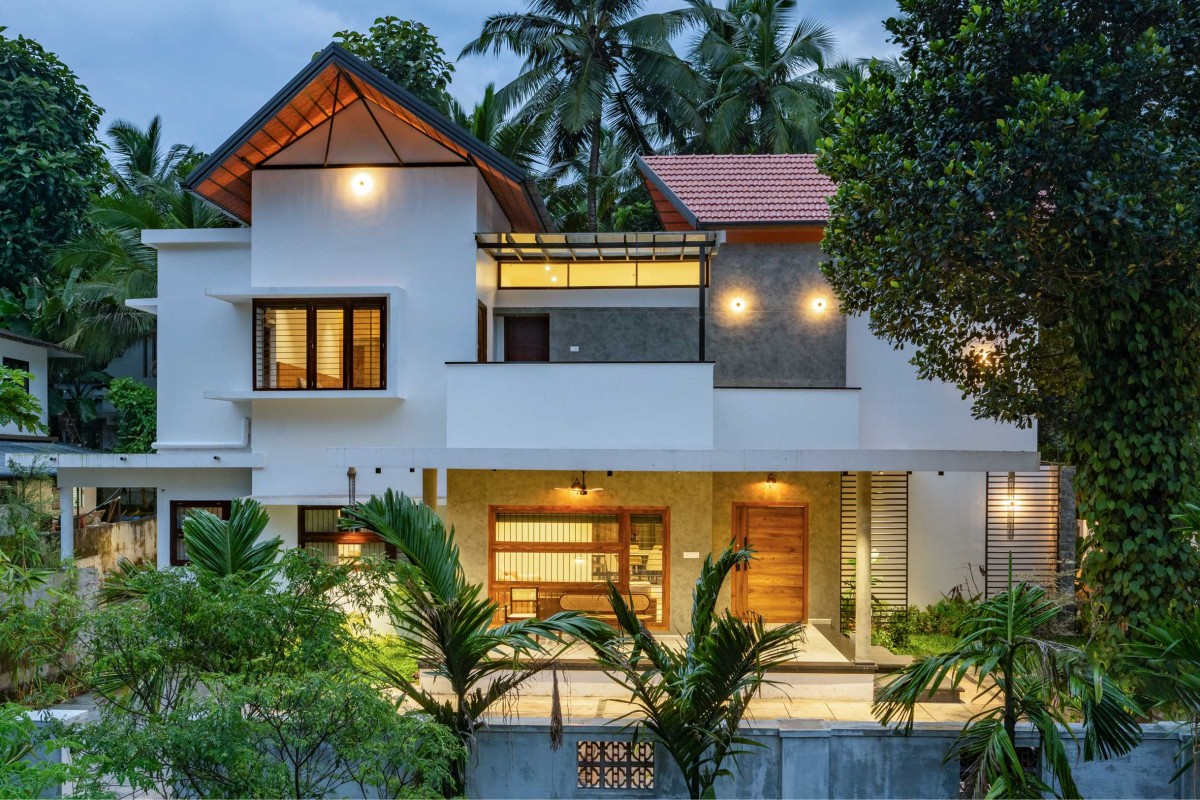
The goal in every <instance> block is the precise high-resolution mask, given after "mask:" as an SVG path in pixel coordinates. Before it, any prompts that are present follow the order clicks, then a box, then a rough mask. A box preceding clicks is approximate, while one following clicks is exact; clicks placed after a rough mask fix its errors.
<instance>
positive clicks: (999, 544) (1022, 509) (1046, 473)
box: [985, 464, 1059, 597]
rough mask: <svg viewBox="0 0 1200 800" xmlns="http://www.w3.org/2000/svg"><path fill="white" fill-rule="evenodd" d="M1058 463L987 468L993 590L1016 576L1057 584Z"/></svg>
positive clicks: (989, 569) (989, 584) (988, 582)
mask: <svg viewBox="0 0 1200 800" xmlns="http://www.w3.org/2000/svg"><path fill="white" fill-rule="evenodd" d="M1058 490H1059V470H1058V467H1056V466H1053V465H1050V464H1047V465H1044V466H1042V468H1041V469H1039V470H1038V471H1036V472H989V473H988V474H987V532H986V536H987V540H986V541H987V545H986V546H987V557H986V559H985V563H986V564H987V576H986V591H987V596H988V597H991V596H992V595H995V594H998V593H1000V592H1002V591H1004V590H1005V589H1007V588H1008V564H1009V557H1010V556H1011V557H1012V576H1013V580H1014V581H1017V580H1027V581H1031V582H1033V583H1038V584H1041V585H1043V586H1053V585H1054V582H1055V578H1056V576H1057V573H1058V511H1059V506H1058Z"/></svg>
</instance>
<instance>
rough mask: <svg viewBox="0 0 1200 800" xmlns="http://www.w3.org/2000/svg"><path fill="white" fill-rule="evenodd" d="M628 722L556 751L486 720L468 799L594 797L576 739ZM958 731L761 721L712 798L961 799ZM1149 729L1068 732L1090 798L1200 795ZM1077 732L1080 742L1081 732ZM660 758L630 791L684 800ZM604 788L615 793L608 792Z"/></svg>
mask: <svg viewBox="0 0 1200 800" xmlns="http://www.w3.org/2000/svg"><path fill="white" fill-rule="evenodd" d="M625 723H626V720H621V721H620V722H615V723H614V724H612V725H597V724H589V723H586V722H584V723H582V724H575V725H570V724H568V725H566V726H565V727H564V730H563V745H562V747H561V748H560V749H558V750H552V749H551V748H550V741H549V738H550V737H549V723H548V722H547V721H535V720H529V721H527V722H524V723H517V724H512V723H509V724H505V723H498V724H489V725H488V726H487V727H485V728H484V729H483V730H482V731H480V732H479V734H478V735H477V740H476V741H477V750H476V754H475V757H474V758H473V760H472V764H471V772H470V776H469V779H468V780H469V789H470V791H469V792H468V795H469V796H471V797H496V798H503V797H564V798H566V797H597V796H599V794H600V793H598V792H597V791H596V790H595V789H580V788H578V786H577V783H576V773H575V753H576V744H577V743H578V742H579V741H595V740H613V739H618V740H620V739H623V740H626V741H627V740H628V739H629V735H628V734H622V733H621V732H620V726H621V725H624V724H625ZM961 728H962V725H961V723H922V722H918V723H916V725H915V726H914V730H913V733H912V735H911V736H900V735H897V734H895V733H893V732H892V731H890V730H888V729H885V728H883V727H881V726H880V725H877V724H876V723H874V722H840V723H839V722H821V721H819V720H801V719H792V720H780V721H778V722H774V723H772V722H768V721H762V722H759V723H756V724H755V725H753V727H750V728H748V729H747V731H746V733H747V734H748V736H749V738H750V739H752V740H754V741H755V742H757V743H758V744H760V745H762V746H761V747H752V748H747V749H748V752H747V753H746V755H744V756H742V757H741V758H739V759H738V761H737V765H736V766H734V765H733V764H732V763H727V764H726V766H727V767H729V768H731V771H732V773H733V774H732V776H731V777H728V778H722V779H721V780H719V781H718V782H717V787H716V790H717V791H716V794H717V797H761V798H772V797H794V798H829V797H875V798H905V797H911V798H919V797H931V798H945V797H956V796H958V770H959V765H958V762H957V761H953V760H952V761H950V762H949V763H946V764H943V763H942V757H943V756H944V755H945V754H946V752H947V750H948V749H949V748H950V745H951V743H952V742H953V741H954V738H955V736H956V735H957V734H958V732H959V731H960V730H961ZM1143 731H1144V734H1145V739H1144V740H1143V742H1142V744H1141V745H1139V746H1138V747H1137V748H1135V749H1134V750H1133V751H1132V752H1131V753H1129V754H1128V755H1125V756H1121V757H1120V758H1115V759H1112V760H1111V761H1093V762H1086V763H1085V762H1084V761H1083V760H1082V758H1081V757H1080V753H1079V752H1077V751H1076V749H1075V748H1074V747H1072V746H1071V744H1070V740H1069V738H1068V737H1067V736H1066V734H1065V733H1064V738H1066V739H1067V741H1068V744H1067V752H1068V754H1069V756H1070V757H1071V761H1072V771H1073V773H1074V776H1075V781H1076V782H1077V783H1078V784H1079V788H1080V790H1081V792H1082V794H1083V796H1084V797H1114V798H1117V797H1119V798H1156V797H1173V798H1194V797H1196V796H1197V795H1196V784H1195V783H1193V780H1192V776H1191V775H1190V774H1189V775H1185V776H1183V778H1181V779H1180V780H1179V781H1176V782H1174V783H1172V782H1171V780H1170V778H1171V775H1172V774H1173V773H1174V771H1175V769H1176V767H1177V760H1176V757H1175V756H1176V753H1178V751H1179V749H1180V747H1181V745H1182V744H1183V743H1184V737H1183V735H1182V734H1181V732H1180V729H1179V728H1178V727H1177V726H1174V725H1171V724H1168V723H1158V724H1154V725H1146V726H1144V727H1143ZM1076 734H1077V735H1079V736H1080V738H1081V739H1082V734H1081V733H1079V729H1078V728H1076ZM1022 740H1024V741H1022ZM1018 743H1019V744H1021V745H1030V746H1032V745H1035V744H1036V741H1035V740H1034V738H1033V736H1032V733H1031V732H1030V731H1029V730H1028V728H1027V727H1025V726H1023V730H1021V731H1019V732H1018ZM654 761H655V777H656V780H655V785H654V789H653V790H649V791H646V790H642V791H639V792H636V793H629V794H631V795H633V796H638V797H687V793H686V789H685V788H684V785H683V780H682V776H681V775H680V774H679V771H678V770H677V769H676V767H675V765H674V764H673V763H672V762H671V761H670V759H669V757H668V756H667V754H666V753H665V752H664V750H663V748H662V747H656V748H655V758H654ZM1043 778H1046V779H1048V778H1049V776H1047V775H1043ZM605 794H612V795H613V796H618V794H619V793H617V792H612V791H611V790H610V792H607V793H605Z"/></svg>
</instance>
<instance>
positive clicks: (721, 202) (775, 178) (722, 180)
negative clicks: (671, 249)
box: [639, 153, 835, 230]
mask: <svg viewBox="0 0 1200 800" xmlns="http://www.w3.org/2000/svg"><path fill="white" fill-rule="evenodd" d="M815 159H816V156H814V155H812V154H808V153H803V154H800V153H797V154H790V155H759V156H713V155H697V156H645V157H644V158H641V159H639V161H640V165H639V166H640V167H641V169H642V173H643V174H644V175H645V176H646V183H647V186H648V187H649V188H650V194H651V197H652V198H653V199H654V201H655V203H654V204H655V207H656V209H657V210H658V213H659V216H660V218H661V219H662V221H663V225H664V227H666V228H667V229H668V230H681V229H685V228H689V229H690V228H695V227H698V226H699V227H711V226H715V225H722V224H727V225H755V224H778V223H785V222H793V223H818V224H819V223H824V222H826V221H827V220H828V219H829V205H828V203H827V202H826V200H827V198H829V197H830V196H831V195H832V194H833V192H834V188H835V187H834V185H833V181H831V180H829V178H827V177H825V176H824V175H822V174H821V173H820V172H819V171H817V166H816V164H815V163H814V162H815ZM697 223H698V225H697Z"/></svg>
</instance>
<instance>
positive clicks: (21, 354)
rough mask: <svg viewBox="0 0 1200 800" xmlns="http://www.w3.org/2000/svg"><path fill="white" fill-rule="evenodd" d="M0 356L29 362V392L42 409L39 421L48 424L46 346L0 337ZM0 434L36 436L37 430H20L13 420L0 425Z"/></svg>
mask: <svg viewBox="0 0 1200 800" xmlns="http://www.w3.org/2000/svg"><path fill="white" fill-rule="evenodd" d="M0 356H2V357H4V358H15V359H17V360H18V361H28V362H29V374H30V375H31V376H32V377H31V378H30V379H29V394H31V395H33V398H34V399H35V400H37V402H38V406H39V407H40V408H41V410H42V413H41V415H40V420H41V423H42V424H43V425H46V424H48V423H47V416H46V415H47V412H48V409H49V391H50V384H49V374H48V371H47V365H46V361H47V359H46V348H44V347H38V346H37V345H32V344H25V343H24V342H14V341H13V340H12V339H3V338H0ZM0 434H13V435H17V436H36V435H37V434H38V431H21V430H18V429H17V425H16V423H15V422H9V423H6V424H4V425H0Z"/></svg>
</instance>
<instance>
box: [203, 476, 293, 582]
mask: <svg viewBox="0 0 1200 800" xmlns="http://www.w3.org/2000/svg"><path fill="white" fill-rule="evenodd" d="M268 522H270V517H269V516H268V515H267V510H266V509H265V508H263V507H262V505H261V504H259V502H258V501H257V500H252V499H250V498H248V497H239V498H237V499H235V500H234V501H233V503H232V504H231V506H230V510H229V519H227V520H224V519H221V518H220V517H218V516H217V515H216V514H213V513H212V512H209V511H205V510H203V509H200V510H198V511H196V512H195V513H193V514H191V515H189V516H188V518H187V519H185V520H184V521H183V541H184V545H185V546H186V547H187V554H188V560H189V561H191V562H192V566H193V567H195V569H196V571H197V572H202V573H205V574H207V575H213V576H217V577H225V576H228V575H242V576H243V577H245V578H246V579H247V580H250V581H254V580H259V579H261V578H270V577H271V575H272V574H273V573H274V572H275V570H276V569H277V568H278V564H277V562H276V559H277V558H278V557H279V551H280V548H282V547H283V541H282V540H281V539H279V538H278V537H274V538H271V539H267V540H266V541H263V542H259V541H258V537H259V536H261V535H262V532H263V531H265V530H266V529H267V523H268Z"/></svg>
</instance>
